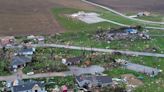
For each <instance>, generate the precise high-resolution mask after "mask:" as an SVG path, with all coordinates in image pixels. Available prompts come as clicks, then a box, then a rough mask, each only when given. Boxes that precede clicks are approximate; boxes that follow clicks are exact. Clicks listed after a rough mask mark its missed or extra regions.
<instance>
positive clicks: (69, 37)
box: [46, 8, 164, 53]
mask: <svg viewBox="0 0 164 92" xmlns="http://www.w3.org/2000/svg"><path fill="white" fill-rule="evenodd" d="M78 11H81V10H76V9H68V8H55V9H53V10H52V12H53V14H54V16H55V18H56V19H57V20H58V22H59V23H60V24H61V26H63V27H64V28H65V29H66V30H67V32H65V33H62V34H60V35H56V36H53V37H52V38H49V39H48V40H47V41H46V42H47V43H62V44H63V43H64V44H68V43H69V44H72V45H77V46H86V47H91V46H92V47H93V46H94V47H98V48H106V47H109V48H111V49H122V50H134V51H144V50H145V49H146V48H153V47H156V48H158V49H159V50H160V51H158V52H159V53H162V52H161V51H164V46H163V44H162V43H163V42H164V40H163V39H162V38H161V37H152V40H135V41H132V42H131V41H129V40H120V41H111V43H107V42H104V41H96V40H95V38H93V36H94V34H95V33H96V31H97V30H98V29H109V28H118V27H119V26H117V25H113V24H110V23H106V22H102V23H96V24H86V23H84V22H81V21H79V20H76V19H72V18H69V17H66V16H65V15H66V14H72V13H75V12H78ZM96 12H97V11H96ZM98 13H100V14H101V15H103V16H104V17H108V18H111V19H112V20H117V21H120V22H121V21H122V22H126V23H129V24H135V22H134V21H128V20H126V19H124V18H119V16H115V15H114V14H113V13H110V12H102V11H101V12H99V11H98ZM117 17H118V18H117ZM158 32H159V31H158ZM150 33H153V34H156V33H155V31H154V32H153V31H152V30H151V32H150ZM158 34H160V32H159V33H158ZM162 34H163V33H162Z"/></svg>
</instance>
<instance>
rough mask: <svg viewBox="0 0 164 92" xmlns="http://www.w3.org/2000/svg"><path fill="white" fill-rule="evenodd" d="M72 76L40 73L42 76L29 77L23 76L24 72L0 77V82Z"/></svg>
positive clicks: (67, 73) (60, 73) (58, 73)
mask: <svg viewBox="0 0 164 92" xmlns="http://www.w3.org/2000/svg"><path fill="white" fill-rule="evenodd" d="M68 75H71V73H70V72H52V73H40V74H34V75H31V76H27V75H26V74H23V73H22V72H17V73H15V74H13V75H10V76H0V81H7V80H10V81H13V80H15V79H31V78H45V77H55V76H63V77H64V76H68Z"/></svg>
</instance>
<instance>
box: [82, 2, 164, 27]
mask: <svg viewBox="0 0 164 92" xmlns="http://www.w3.org/2000/svg"><path fill="white" fill-rule="evenodd" d="M81 1H83V2H85V3H88V4H92V5H94V6H98V7H101V8H103V9H106V10H108V11H111V12H113V13H115V14H117V15H120V16H122V17H124V18H127V19H131V20H135V21H139V22H144V23H151V24H161V25H163V24H164V22H154V21H147V20H141V19H136V18H131V17H128V16H126V15H124V14H122V13H120V12H117V11H115V10H113V9H111V8H108V7H105V6H103V5H100V4H97V3H93V2H90V1H87V0H81Z"/></svg>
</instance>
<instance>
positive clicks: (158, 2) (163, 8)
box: [88, 0, 164, 14]
mask: <svg viewBox="0 0 164 92" xmlns="http://www.w3.org/2000/svg"><path fill="white" fill-rule="evenodd" d="M88 1H92V2H95V3H98V4H101V5H104V6H107V7H110V8H112V9H115V10H117V11H120V12H122V13H136V12H141V11H149V12H154V13H160V14H164V1H163V0H88Z"/></svg>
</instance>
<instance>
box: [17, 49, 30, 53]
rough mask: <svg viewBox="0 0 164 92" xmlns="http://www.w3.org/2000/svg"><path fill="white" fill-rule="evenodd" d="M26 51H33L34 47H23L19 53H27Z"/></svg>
mask: <svg viewBox="0 0 164 92" xmlns="http://www.w3.org/2000/svg"><path fill="white" fill-rule="evenodd" d="M26 52H33V48H26V49H21V50H20V51H18V53H26Z"/></svg>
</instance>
